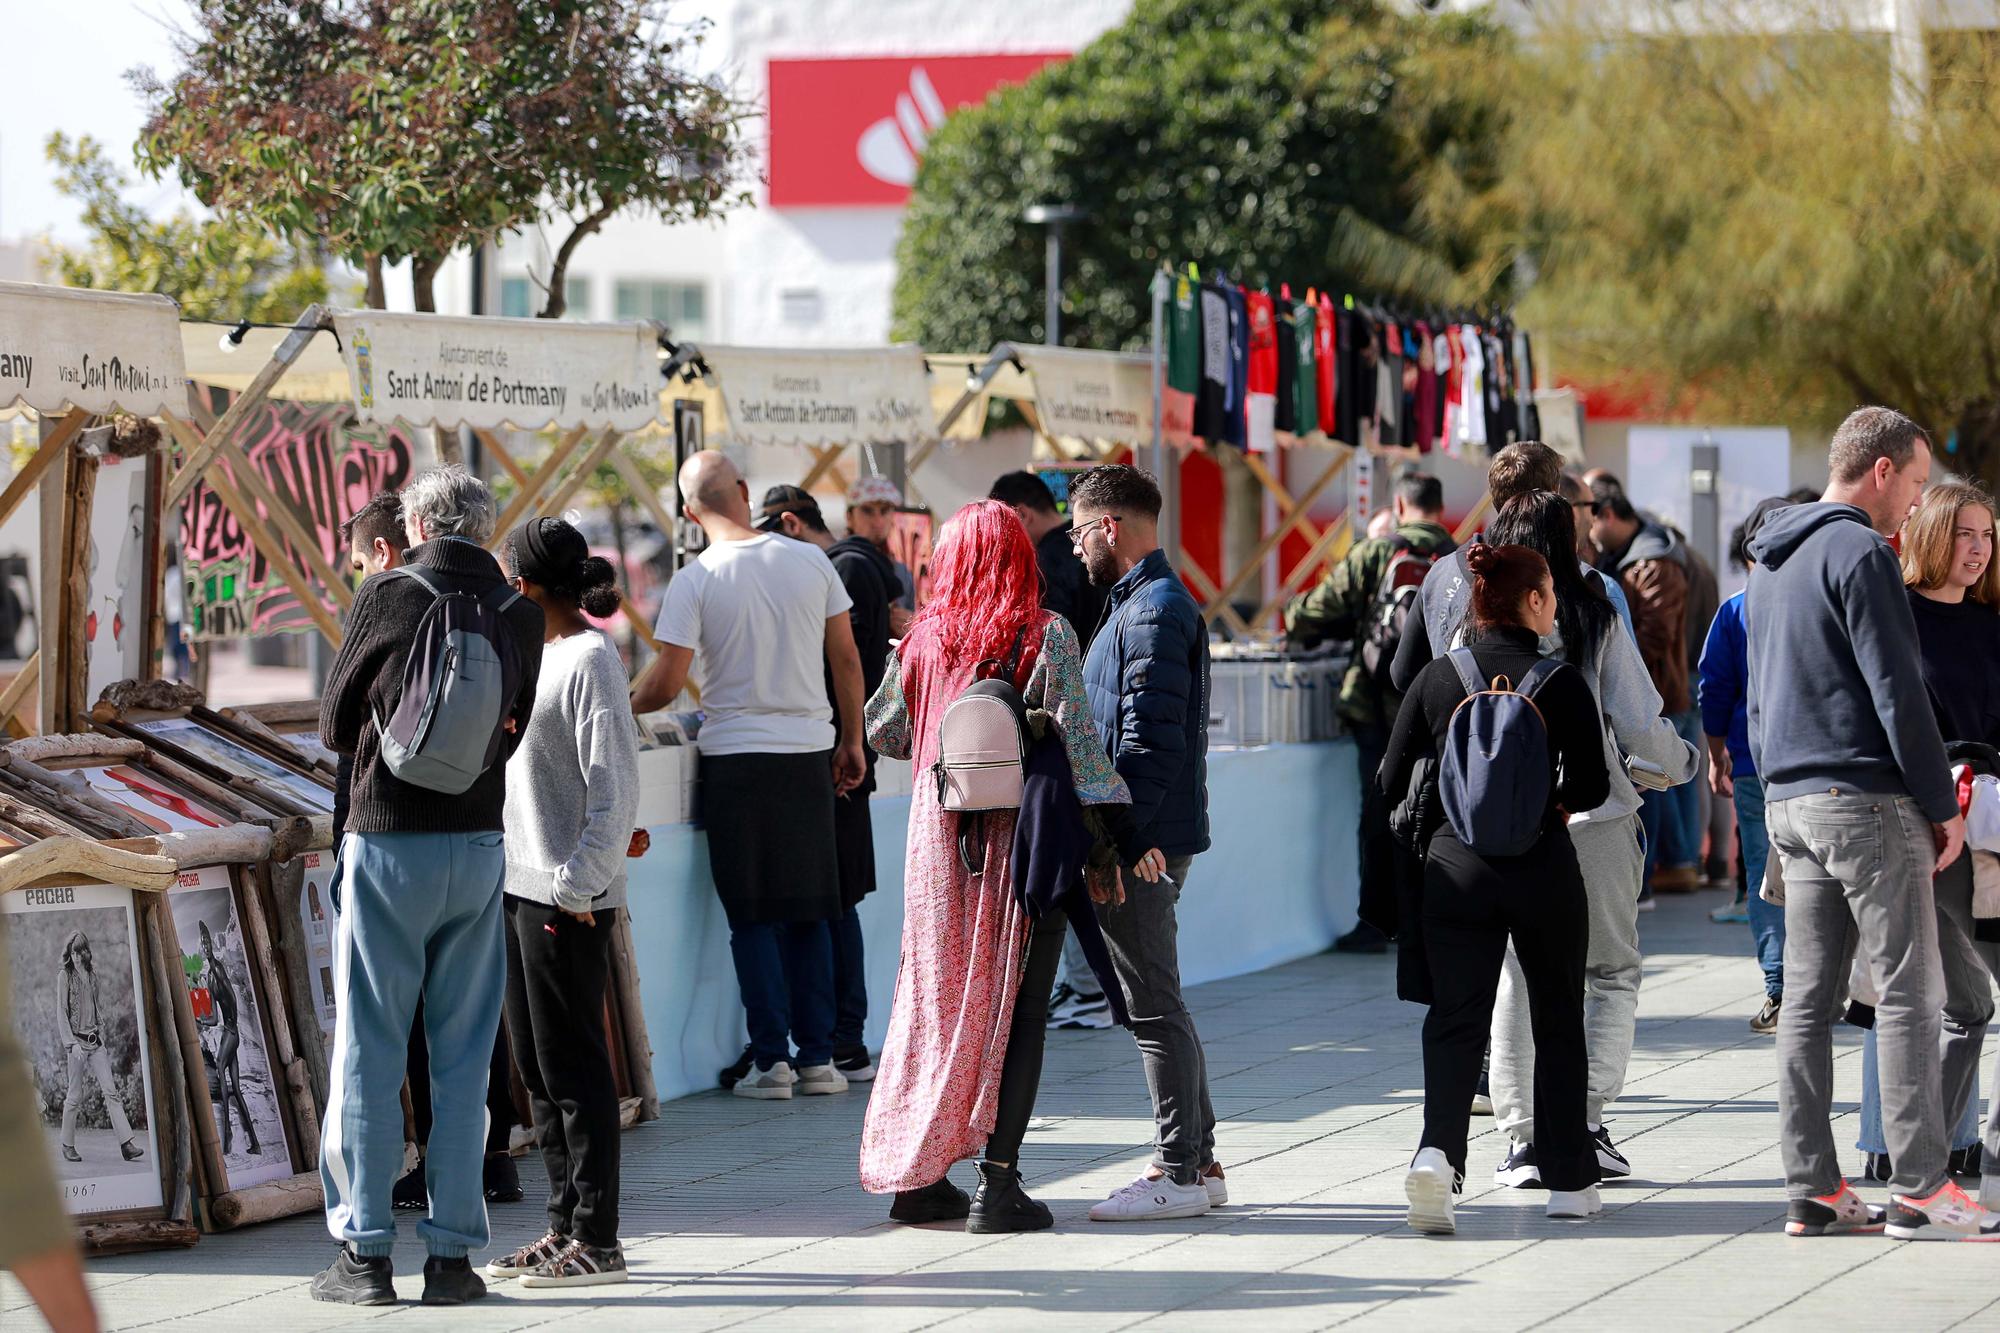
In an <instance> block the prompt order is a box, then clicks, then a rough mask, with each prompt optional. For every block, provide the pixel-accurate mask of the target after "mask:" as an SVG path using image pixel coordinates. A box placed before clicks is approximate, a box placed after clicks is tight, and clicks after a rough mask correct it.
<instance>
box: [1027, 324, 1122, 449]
mask: <svg viewBox="0 0 2000 1333" xmlns="http://www.w3.org/2000/svg"><path fill="white" fill-rule="evenodd" d="M1016 351H1017V352H1018V354H1019V356H1020V358H1021V361H1022V364H1024V365H1025V366H1027V368H1028V374H1029V375H1030V376H1031V377H1032V378H1033V379H1034V381H1035V410H1036V412H1037V413H1038V414H1039V415H1040V416H1041V419H1042V429H1043V431H1045V432H1047V433H1048V434H1050V435H1055V436H1076V437H1079V438H1082V439H1087V440H1110V441H1112V442H1113V443H1116V444H1133V445H1137V444H1150V443H1151V442H1152V439H1153V372H1152V363H1151V362H1150V361H1148V360H1147V359H1146V358H1145V357H1143V356H1137V355H1131V354H1127V353H1123V352H1089V351H1084V350H1082V349H1081V348H1074V347H1028V346H1023V345H1020V344H1016Z"/></svg>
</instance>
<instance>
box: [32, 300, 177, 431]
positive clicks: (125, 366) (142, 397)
mask: <svg viewBox="0 0 2000 1333" xmlns="http://www.w3.org/2000/svg"><path fill="white" fill-rule="evenodd" d="M16 402H21V403H26V404H27V405H28V406H29V407H32V408H33V409H35V411H37V412H40V413H44V414H46V415H50V416H54V415H59V414H60V413H62V412H63V411H64V410H65V409H67V408H71V407H77V408H81V409H83V410H84V411H86V412H94V413H98V414H100V415H102V414H106V413H110V412H114V411H117V412H129V413H131V414H132V415H133V416H138V417H155V416H159V415H161V414H162V413H165V412H172V413H176V414H178V415H181V416H185V415H186V414H187V369H186V367H185V366H184V365H183V364H182V361H181V330H180V308H179V307H178V306H176V305H175V304H174V303H173V302H172V301H170V300H168V299H167V298H166V297H164V296H140V295H134V294H129V293H125V292H92V291H81V290H77V289H73V288H69V287H43V286H39V285H36V284H33V283H26V282H0V406H4V405H11V404H13V403H16Z"/></svg>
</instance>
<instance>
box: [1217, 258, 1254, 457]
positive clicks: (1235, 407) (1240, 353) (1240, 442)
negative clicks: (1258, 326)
mask: <svg viewBox="0 0 2000 1333" xmlns="http://www.w3.org/2000/svg"><path fill="white" fill-rule="evenodd" d="M1222 299H1223V300H1224V301H1226V302H1228V303H1229V418H1228V420H1227V421H1225V422H1224V423H1223V428H1224V434H1223V437H1222V438H1223V439H1224V440H1225V441H1227V442H1228V443H1230V444H1233V445H1235V446H1236V447H1237V448H1238V449H1241V448H1243V447H1244V446H1245V445H1246V444H1247V443H1248V442H1249V438H1250V437H1249V422H1248V420H1247V419H1246V416H1245V412H1244V402H1245V400H1246V399H1247V398H1248V397H1249V394H1250V304H1249V302H1247V301H1245V300H1244V299H1243V289H1242V288H1241V287H1238V286H1237V285H1236V284H1235V283H1230V282H1225V283H1224V284H1223V286H1222Z"/></svg>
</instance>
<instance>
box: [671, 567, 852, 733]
mask: <svg viewBox="0 0 2000 1333" xmlns="http://www.w3.org/2000/svg"><path fill="white" fill-rule="evenodd" d="M852 606H853V602H852V600H851V599H849V597H848V595H847V588H846V586H845V585H843V584H842V583H841V581H840V575H838V574H836V573H835V572H834V570H833V562H832V561H831V560H828V559H827V558H826V552H824V551H822V550H820V549H819V547H817V546H814V545H813V544H812V543H811V542H795V541H793V540H791V539H790V538H788V537H780V536H777V535H776V534H764V535H762V536H757V537H752V538H750V539H749V540H747V541H721V542H711V543H710V544H709V547H708V549H707V550H705V551H703V552H702V553H701V555H700V556H699V557H697V558H696V559H694V560H691V561H689V562H688V563H687V565H686V566H684V567H683V568H682V569H681V572H680V573H678V574H676V575H674V578H673V581H672V582H671V583H669V584H667V595H666V598H665V600H664V601H663V602H662V603H661V606H660V623H659V627H658V630H657V634H658V637H659V639H660V641H661V642H662V643H670V644H673V645H674V646H675V647H676V648H692V649H694V651H695V661H694V672H693V679H694V680H696V681H697V683H698V684H699V685H700V686H701V706H702V711H703V712H704V713H705V714H706V717H705V720H704V721H703V722H702V726H701V735H700V737H699V739H698V740H697V742H696V744H697V745H698V746H699V747H700V749H701V752H702V753H703V754H708V755H716V754H752V753H754V754H810V753H814V752H816V751H819V750H831V749H832V748H833V744H834V740H835V735H834V728H833V709H832V707H831V706H830V705H829V704H828V703H827V698H826V674H825V662H826V622H827V621H828V620H830V619H831V618H833V617H834V616H844V615H846V614H847V612H848V610H849V608H851V607H852Z"/></svg>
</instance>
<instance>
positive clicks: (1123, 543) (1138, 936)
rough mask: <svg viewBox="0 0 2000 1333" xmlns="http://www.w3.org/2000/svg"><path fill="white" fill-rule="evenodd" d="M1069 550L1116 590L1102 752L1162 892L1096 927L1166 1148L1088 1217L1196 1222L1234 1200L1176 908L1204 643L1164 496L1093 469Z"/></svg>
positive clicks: (1203, 788) (1118, 896) (1125, 470)
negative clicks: (1188, 997)
mask: <svg viewBox="0 0 2000 1333" xmlns="http://www.w3.org/2000/svg"><path fill="white" fill-rule="evenodd" d="M1070 513H1071V518H1072V526H1071V528H1070V540H1071V542H1072V544H1073V545H1074V546H1075V548H1076V552H1077V554H1078V555H1080V556H1081V557H1082V558H1083V563H1084V566H1085V568H1086V569H1088V570H1089V572H1090V581H1091V582H1092V583H1094V584H1096V585H1097V586H1099V587H1109V588H1110V589H1111V597H1110V601H1109V603H1108V604H1107V605H1106V607H1105V614H1104V622H1103V624H1102V625H1101V626H1100V627H1099V628H1098V631H1097V635H1096V637H1095V638H1094V639H1092V640H1091V644H1090V655H1089V657H1088V658H1086V659H1085V661H1084V668H1083V675H1084V685H1085V688H1086V690H1087V692H1088V694H1089V696H1090V711H1091V715H1092V717H1093V719H1094V720H1095V721H1096V723H1097V735H1098V739H1099V740H1101V741H1102V742H1103V744H1104V748H1105V749H1106V750H1107V751H1108V752H1109V753H1110V755H1111V763H1112V766H1113V767H1115V768H1116V769H1117V770H1118V776H1119V777H1121V778H1123V779H1124V780H1125V785H1126V786H1127V787H1129V788H1130V789H1131V792H1132V816H1133V822H1134V823H1135V824H1136V825H1137V829H1138V831H1137V835H1136V841H1137V843H1138V844H1139V845H1142V846H1148V847H1158V848H1159V849H1160V850H1161V851H1162V852H1164V853H1165V854H1166V857H1167V878H1165V879H1163V880H1161V881H1160V883H1158V884H1146V883H1144V882H1142V881H1140V880H1139V879H1138V878H1136V877H1121V882H1120V884H1119V886H1118V887H1117V888H1116V889H1115V890H1114V891H1113V892H1112V894H1111V899H1112V900H1111V901H1109V902H1100V903H1099V904H1098V911H1097V915H1098V920H1099V922H1100V924H1101V925H1102V926H1103V928H1104V936H1105V940H1106V942H1107V944H1108V945H1109V946H1110V952H1111V961H1112V965H1113V967H1114V968H1115V969H1116V971H1117V973H1118V981H1119V985H1120V986H1122V987H1123V988H1124V991H1125V999H1126V1007H1127V1008H1128V1009H1129V1010H1130V1012H1131V1019H1132V1023H1131V1026H1132V1034H1133V1036H1134V1037H1136V1038H1137V1039H1138V1042H1139V1051H1140V1054H1141V1055H1142V1056H1143V1057H1144V1060H1145V1066H1146V1084H1147V1087H1148V1090H1149V1091H1150V1092H1151V1093H1152V1099H1153V1118H1154V1120H1155V1121H1157V1122H1158V1126H1159V1139H1158V1147H1157V1152H1156V1155H1155V1157H1154V1159H1153V1161H1152V1163H1151V1164H1150V1165H1149V1166H1148V1167H1147V1168H1146V1170H1145V1172H1144V1173H1142V1174H1141V1175H1140V1176H1139V1178H1138V1179H1137V1180H1135V1181H1133V1182H1132V1183H1131V1184H1130V1185H1127V1186H1126V1187H1125V1188H1123V1189H1121V1190H1119V1191H1118V1192H1116V1193H1115V1194H1113V1195H1112V1196H1111V1197H1110V1198H1108V1199H1106V1200H1104V1201H1103V1202H1102V1203H1100V1204H1098V1205H1097V1206H1096V1207H1095V1208H1092V1209H1091V1210H1090V1216H1091V1219H1092V1220H1093V1221H1098V1222H1128V1221H1133V1222H1136V1221H1151V1220H1158V1219H1162V1218H1174V1217H1197V1216H1199V1215H1201V1214H1202V1213H1205V1212H1207V1211H1208V1210H1209V1208H1210V1206H1211V1205H1212V1204H1218V1203H1223V1202H1226V1201H1227V1200H1228V1197H1229V1196H1228V1191H1227V1188H1226V1187H1225V1186H1224V1184H1223V1181H1222V1168H1221V1167H1220V1166H1218V1165H1217V1164H1216V1161H1215V1111H1214V1109H1213V1108H1212V1107H1211V1106H1210V1105H1209V1099H1208V1064H1207V1060H1206V1058H1205V1057H1204V1056H1203V1054H1202V1049H1201V1038H1200V1037H1199V1036H1198V1035H1196V1033H1195V1030H1194V1020H1193V1018H1192V1017H1190V1016H1189V1014H1188V1011H1187V1005H1186V1004H1185V1003H1184V1002H1183V1001H1182V999H1181V980H1180V948H1179V941H1178V937H1177V933H1176V931H1177V927H1176V925H1175V921H1174V906H1175V903H1176V901H1177V900H1178V899H1179V897H1180V890H1181V886H1182V885H1184V884H1185V883H1186V882H1187V874H1188V867H1189V865H1190V864H1191V863H1192V862H1193V860H1194V858H1195V856H1196V855H1198V854H1199V853H1201V852H1205V851H1207V850H1208V630H1207V626H1205V625H1204V624H1203V623H1202V619H1201V611H1200V609H1199V608H1198V607H1196V606H1195V603H1194V599H1193V598H1192V597H1190V596H1188V592H1187V589H1186V588H1184V587H1183V586H1182V585H1181V581H1180V578H1179V576H1177V575H1176V574H1175V573H1174V571H1173V568H1172V567H1171V566H1170V565H1168V563H1167V557H1166V555H1165V553H1164V552H1162V551H1161V550H1160V542H1159V530H1158V524H1159V517H1160V490H1159V487H1157V486H1156V485H1154V484H1153V481H1152V479H1151V478H1150V477H1148V476H1147V475H1146V474H1145V473H1143V472H1140V471H1139V470H1137V469H1136V468H1130V467H1123V466H1112V467H1100V468H1095V469H1093V470H1092V471H1090V472H1087V473H1085V474H1084V475H1083V476H1082V477H1080V478H1078V479H1077V480H1076V481H1075V482H1074V483H1073V484H1072V485H1071V486H1070Z"/></svg>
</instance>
